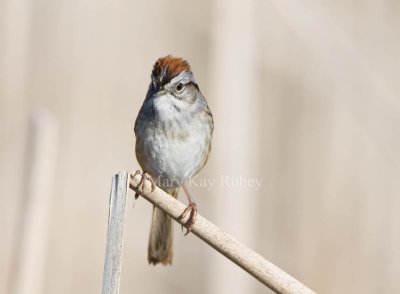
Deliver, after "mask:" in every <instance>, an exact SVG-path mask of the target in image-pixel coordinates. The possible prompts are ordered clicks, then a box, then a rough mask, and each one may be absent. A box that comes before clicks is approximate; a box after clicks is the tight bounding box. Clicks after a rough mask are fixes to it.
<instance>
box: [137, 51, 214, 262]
mask: <svg viewBox="0 0 400 294" xmlns="http://www.w3.org/2000/svg"><path fill="white" fill-rule="evenodd" d="M213 129H214V123H213V117H212V114H211V111H210V109H209V107H208V105H207V101H206V99H205V98H204V96H203V95H202V94H201V92H200V89H199V86H198V85H197V83H196V82H195V80H194V78H193V74H192V72H191V70H190V66H189V64H188V62H187V61H185V60H183V59H181V58H175V57H172V56H166V57H162V58H160V59H158V60H157V61H156V63H155V64H154V68H153V71H152V74H151V83H150V86H149V89H148V92H147V95H146V98H145V100H144V102H143V105H142V107H141V109H140V111H139V114H138V116H137V119H136V122H135V135H136V148H135V149H136V157H137V160H138V162H139V164H140V166H141V167H142V169H143V172H144V175H146V176H148V175H149V176H150V177H151V178H152V179H153V180H155V181H156V182H157V185H158V186H160V187H161V188H162V189H163V190H164V191H165V192H167V193H169V194H171V195H172V196H173V197H175V198H176V197H178V191H179V188H180V187H182V188H183V190H184V191H185V194H186V196H187V198H188V201H189V205H188V207H187V208H186V209H185V211H184V212H183V214H182V217H184V216H185V215H186V214H189V219H188V221H187V223H186V225H185V226H186V227H187V233H189V232H190V231H191V229H192V226H193V224H194V223H195V219H196V214H197V208H196V204H195V202H194V201H193V198H192V197H191V195H190V193H189V190H188V188H187V186H186V185H187V183H188V182H189V181H190V179H191V178H192V177H193V176H194V175H196V174H197V173H198V172H199V171H200V169H201V168H202V167H203V166H204V165H205V163H206V162H207V159H208V156H209V154H210V150H211V138H212V133H213ZM187 233H186V234H187ZM148 261H149V263H150V264H157V263H162V264H164V265H166V264H171V262H172V220H171V219H170V217H168V216H167V215H166V214H165V213H164V212H162V211H161V210H159V209H158V208H156V207H154V208H153V218H152V224H151V228H150V237H149V248H148Z"/></svg>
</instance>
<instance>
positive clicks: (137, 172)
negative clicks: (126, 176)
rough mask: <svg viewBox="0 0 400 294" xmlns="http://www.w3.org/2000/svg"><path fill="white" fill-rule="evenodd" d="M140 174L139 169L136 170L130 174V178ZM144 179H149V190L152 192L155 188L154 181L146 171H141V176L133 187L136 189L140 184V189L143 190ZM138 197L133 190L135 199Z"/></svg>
mask: <svg viewBox="0 0 400 294" xmlns="http://www.w3.org/2000/svg"><path fill="white" fill-rule="evenodd" d="M140 174H141V172H140V170H137V171H136V172H135V173H134V174H133V175H131V178H132V179H133V178H134V177H136V176H137V175H140ZM144 180H148V181H150V183H151V192H153V191H154V189H155V188H156V185H155V183H154V180H153V178H152V177H151V176H150V175H149V174H148V173H146V172H145V171H143V174H142V178H141V179H140V182H139V184H138V185H137V186H136V187H133V188H136V189H137V188H139V187H140V186H142V190H144V183H145V181H144ZM138 197H139V193H138V192H135V199H137V198H138Z"/></svg>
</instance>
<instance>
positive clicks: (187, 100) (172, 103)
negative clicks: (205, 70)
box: [146, 56, 202, 116]
mask: <svg viewBox="0 0 400 294" xmlns="http://www.w3.org/2000/svg"><path fill="white" fill-rule="evenodd" d="M201 98H202V95H201V93H200V89H199V87H198V85H197V84H196V82H195V80H194V77H193V74H192V72H191V71H190V67H189V65H188V64H187V62H186V61H184V60H183V59H180V58H174V57H170V56H167V57H164V58H161V59H159V60H158V61H157V62H156V64H155V65H154V69H153V72H152V76H151V83H150V86H149V90H148V93H147V96H146V100H149V102H151V103H152V104H153V105H154V108H155V110H156V111H157V113H159V114H161V115H162V114H163V113H168V115H169V116H171V115H172V116H174V115H184V114H185V113H191V112H193V111H196V110H198V108H199V107H200V106H201V103H200V102H201V101H200V100H201Z"/></svg>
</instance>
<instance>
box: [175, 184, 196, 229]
mask: <svg viewBox="0 0 400 294" xmlns="http://www.w3.org/2000/svg"><path fill="white" fill-rule="evenodd" d="M182 187H183V190H184V191H185V194H186V197H187V199H188V201H189V205H188V207H186V208H185V210H184V211H183V212H182V214H181V215H180V216H179V218H178V219H183V218H185V216H186V215H187V214H188V213H189V218H188V220H187V221H186V223H185V226H186V229H187V231H186V234H185V236H186V235H187V234H189V233H190V232H191V231H192V228H193V225H194V223H195V222H196V216H197V206H196V203H195V202H194V201H193V198H192V196H191V195H190V192H189V189H188V188H187V187H186V186H185V185H183V186H182Z"/></svg>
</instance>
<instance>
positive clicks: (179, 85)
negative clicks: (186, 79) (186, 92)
mask: <svg viewBox="0 0 400 294" xmlns="http://www.w3.org/2000/svg"><path fill="white" fill-rule="evenodd" d="M184 88H185V85H184V84H182V83H179V84H178V85H176V87H175V90H176V91H177V92H182V91H183V89H184Z"/></svg>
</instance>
